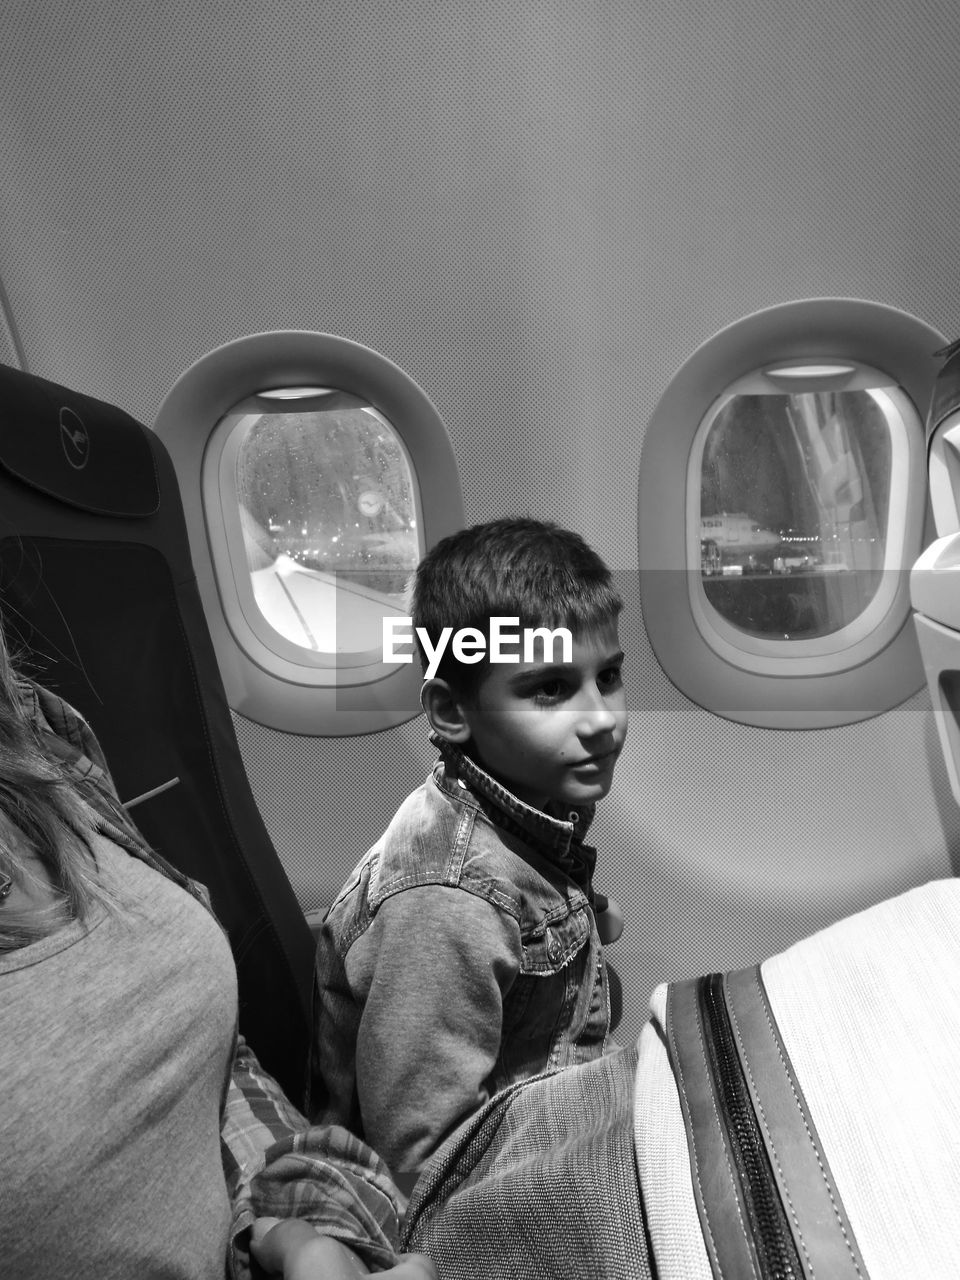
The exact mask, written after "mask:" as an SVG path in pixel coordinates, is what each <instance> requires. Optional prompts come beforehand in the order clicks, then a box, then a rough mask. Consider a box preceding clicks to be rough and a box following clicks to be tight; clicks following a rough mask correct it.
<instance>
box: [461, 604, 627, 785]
mask: <svg viewBox="0 0 960 1280" xmlns="http://www.w3.org/2000/svg"><path fill="white" fill-rule="evenodd" d="M572 659H573V660H572V661H571V662H543V661H540V662H518V663H516V662H515V663H492V664H491V665H490V667H489V670H488V672H487V673H486V674H485V675H484V678H483V680H482V681H481V683H480V686H479V688H478V689H477V690H476V692H475V693H474V694H473V695H472V696H471V697H470V698H469V699H467V700H466V701H465V702H464V703H462V704H461V709H462V713H463V716H464V718H465V720H466V722H467V723H468V725H469V727H470V736H469V741H470V742H471V743H472V744H473V755H474V756H475V757H476V758H477V760H478V762H479V763H480V764H481V765H482V766H483V768H485V769H486V770H487V772H488V773H491V774H493V776H494V777H496V778H498V779H499V780H500V781H501V782H503V783H504V785H505V786H506V787H508V788H509V790H510V791H512V792H513V793H514V795H515V796H517V797H518V799H520V800H523V801H525V802H526V803H527V804H530V805H533V806H534V807H535V808H537V809H542V808H543V807H544V805H546V804H547V803H548V801H551V800H552V801H554V802H556V803H558V804H561V805H584V804H590V803H592V802H594V801H597V800H601V799H602V798H603V797H604V796H605V795H606V794H607V792H608V791H609V790H610V784H611V782H612V781H613V771H614V768H615V766H616V763H617V757H618V756H619V754H620V750H621V748H622V746H623V741H624V738H625V737H626V733H627V704H626V697H625V695H624V690H623V681H622V678H621V672H620V668H621V666H622V664H623V652H622V650H621V648H620V641H619V638H618V633H617V623H616V619H612V620H611V621H609V622H607V623H605V624H604V625H603V626H601V627H599V628H598V629H597V630H595V631H591V632H588V633H584V634H582V635H579V636H578V635H575V636H574V637H573V649H572Z"/></svg>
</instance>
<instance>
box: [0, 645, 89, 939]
mask: <svg viewBox="0 0 960 1280" xmlns="http://www.w3.org/2000/svg"><path fill="white" fill-rule="evenodd" d="M94 831H95V818H94V814H93V812H92V810H91V809H90V807H89V805H88V804H87V803H86V801H85V800H84V799H83V797H82V796H81V795H80V793H79V792H78V790H77V789H76V787H75V786H74V784H73V782H72V781H71V780H70V778H69V777H68V776H67V774H66V773H65V771H64V770H63V768H62V766H61V765H60V764H59V763H58V762H56V761H54V760H51V759H50V757H49V756H48V755H47V754H46V752H45V751H44V749H43V746H42V744H41V742H40V739H39V737H38V735H37V732H36V730H35V728H34V726H33V724H32V723H31V721H30V719H29V718H28V716H27V714H26V712H25V710H24V707H23V704H22V701H21V697H20V691H19V689H18V682H17V674H16V671H15V668H14V665H13V663H12V661H11V659H10V654H9V651H8V649H7V644H6V640H5V638H4V636H3V630H2V627H0V877H9V878H10V879H11V880H13V882H14V883H15V884H20V883H23V880H24V878H25V877H27V876H28V875H29V874H30V872H29V869H28V868H26V867H25V865H24V861H23V856H22V849H23V847H24V846H26V847H28V848H29V849H30V850H31V852H32V853H33V855H34V856H35V857H36V858H37V859H38V860H39V861H40V863H41V865H42V866H43V868H44V869H45V871H46V872H47V875H48V876H49V877H50V881H51V883H52V885H53V889H54V900H53V902H52V903H51V904H50V905H49V906H48V907H45V908H42V909H39V910H34V911H29V912H25V911H14V910H12V909H11V908H9V907H3V906H2V905H0V951H8V950H11V949H13V948H16V947H22V946H26V945H27V944H28V943H30V942H35V941H36V940H37V939H39V938H42V937H46V936H47V935H48V934H50V933H52V932H54V930H56V929H57V928H58V927H60V925H62V924H63V923H64V921H65V920H81V921H82V920H85V919H86V918H87V917H88V915H89V913H90V911H91V908H92V907H93V904H94V903H95V902H103V901H107V900H108V899H109V896H110V895H109V893H108V892H107V891H106V890H105V889H104V888H103V886H102V885H101V884H100V881H99V879H98V874H97V864H96V859H95V857H94V853H93V844H92V841H93V836H94Z"/></svg>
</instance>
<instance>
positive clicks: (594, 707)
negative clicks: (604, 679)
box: [579, 690, 617, 738]
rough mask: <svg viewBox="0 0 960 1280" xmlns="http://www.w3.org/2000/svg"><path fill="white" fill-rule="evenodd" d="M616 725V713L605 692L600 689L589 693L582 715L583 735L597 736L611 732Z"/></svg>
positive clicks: (581, 732) (581, 733)
mask: <svg viewBox="0 0 960 1280" xmlns="http://www.w3.org/2000/svg"><path fill="white" fill-rule="evenodd" d="M616 727H617V717H616V713H615V711H614V709H613V707H612V706H611V705H610V703H609V702H608V701H607V699H606V698H605V697H604V696H603V694H602V693H600V691H599V690H594V691H593V693H588V694H587V695H586V700H585V703H584V706H583V709H582V712H581V716H580V727H579V731H580V735H581V737H584V738H595V737H596V736H597V735H598V734H600V733H611V732H612V731H613V730H614V729H615V728H616Z"/></svg>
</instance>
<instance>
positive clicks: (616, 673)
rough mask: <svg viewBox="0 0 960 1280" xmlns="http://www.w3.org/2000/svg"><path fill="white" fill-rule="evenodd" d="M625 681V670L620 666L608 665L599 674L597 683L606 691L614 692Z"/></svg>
mask: <svg viewBox="0 0 960 1280" xmlns="http://www.w3.org/2000/svg"><path fill="white" fill-rule="evenodd" d="M622 683H623V671H622V669H621V668H620V667H606V668H605V669H604V670H603V671H601V672H600V674H599V675H598V676H597V685H598V687H599V688H600V689H602V690H603V692H604V693H612V692H613V690H614V689H619V688H620V685H621V684H622Z"/></svg>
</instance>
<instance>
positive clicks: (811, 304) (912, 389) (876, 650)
mask: <svg viewBox="0 0 960 1280" xmlns="http://www.w3.org/2000/svg"><path fill="white" fill-rule="evenodd" d="M943 343H944V339H943V337H942V335H941V334H939V333H938V332H937V331H936V330H935V329H933V328H932V327H931V326H929V325H927V324H926V323H925V322H923V321H921V320H918V319H917V318H916V317H914V316H911V315H909V314H907V313H906V312H903V311H900V310H898V309H897V308H894V307H888V306H884V305H881V304H878V303H872V302H867V301H862V300H857V299H845V298H818V299H808V300H803V301H799V302H792V303H785V304H782V305H780V306H776V307H770V308H765V309H764V310H762V311H758V312H756V313H754V314H753V315H750V316H747V317H745V318H744V319H742V320H738V321H736V322H734V323H733V324H731V325H729V326H727V327H726V328H725V329H722V330H721V331H720V332H719V333H717V334H715V335H714V336H713V337H712V338H710V339H708V340H707V341H706V342H705V343H703V345H702V346H701V347H699V348H698V349H697V351H695V352H694V353H693V355H692V356H691V357H690V358H689V359H688V360H687V361H686V362H685V363H684V364H683V366H682V367H681V368H680V369H679V370H678V372H677V373H676V375H675V376H674V377H673V379H672V380H671V382H670V384H669V386H668V387H667V389H666V391H665V392H664V394H663V395H662V397H661V398H660V401H659V402H658V404H657V406H656V408H655V409H654V412H653V415H652V417H651V420H650V424H649V426H648V428H647V433H646V436H645V438H644V442H643V448H642V451H641V461H640V480H639V499H638V501H639V507H638V533H639V553H640V558H639V564H640V575H639V577H640V597H641V606H642V611H643V619H644V625H645V628H646V631H647V635H648V637H649V639H650V643H651V645H652V647H653V650H654V653H655V654H656V657H657V659H658V661H659V663H660V665H661V667H662V668H663V670H664V671H665V672H666V674H667V676H668V677H669V678H670V680H671V681H672V683H673V684H675V685H676V686H677V688H678V689H680V691H681V692H682V693H684V694H685V695H686V696H687V697H688V698H690V699H691V700H692V701H693V702H696V703H697V704H698V705H700V706H702V707H704V708H705V709H706V710H708V711H711V712H713V713H715V714H717V715H720V716H723V717H724V718H725V719H729V720H733V721H736V722H738V723H742V724H749V725H754V726H757V727H760V728H774V729H812V728H827V727H835V726H839V725H843V724H852V723H855V722H856V721H859V720H865V719H869V718H871V717H872V716H875V715H879V714H881V713H883V712H884V711H888V710H890V709H892V708H893V707H895V706H898V705H900V704H901V703H902V702H904V701H905V700H906V699H907V698H909V697H911V696H912V695H913V694H915V693H916V692H918V691H919V690H920V689H921V688H922V687H923V683H924V675H923V667H922V663H921V661H920V655H919V650H918V646H917V643H916V638H915V634H914V630H913V628H912V627H911V626H908V625H907V623H908V621H909V618H910V599H909V569H910V566H911V565H912V564H913V562H914V561H915V560H916V558H917V556H918V555H919V554H920V551H921V549H922V547H923V546H924V545H925V544H926V542H927V541H929V538H930V536H931V533H932V526H931V520H930V513H929V503H928V501H927V498H926V463H925V451H924V444H923V419H924V410H925V408H926V404H927V402H928V400H929V396H930V391H931V388H932V386H933V380H934V378H935V376H936V372H937V369H938V367H939V361H938V360H937V359H936V358H935V356H934V352H935V351H937V350H938V349H939V348H941V347H942V346H943ZM820 362H823V363H826V364H830V365H836V364H848V365H852V366H853V367H854V368H855V369H857V368H861V367H865V368H867V369H873V370H877V371H878V372H880V374H881V376H883V377H884V378H885V379H887V380H888V381H889V382H891V383H894V384H896V385H897V386H898V387H899V388H901V389H902V392H903V393H904V394H905V395H906V397H907V400H908V402H909V403H910V404H911V405H912V407H913V411H914V414H915V418H916V423H915V428H914V432H913V434H914V435H915V436H916V439H915V440H912V441H911V446H910V450H909V453H910V463H909V466H910V474H909V476H908V477H907V479H906V484H907V511H906V516H905V527H904V543H903V546H902V547H901V549H900V564H899V572H898V573H897V575H896V578H897V582H896V586H895V589H894V590H893V591H892V593H891V599H890V601H889V604H888V606H887V607H886V608H884V609H883V611H882V617H880V618H879V619H878V620H877V624H876V625H875V626H873V627H871V628H870V629H869V630H865V629H864V628H862V627H856V626H855V627H853V629H852V632H851V628H849V627H847V628H845V629H844V630H845V631H846V632H848V633H850V634H848V635H846V636H842V637H841V638H840V640H839V641H837V640H836V638H834V639H833V640H831V639H830V637H827V638H826V640H827V643H826V644H824V645H822V646H819V652H818V651H817V649H818V646H814V648H813V650H812V651H811V648H810V642H795V641H773V640H771V641H764V640H760V641H759V642H758V641H757V640H755V639H753V638H749V637H748V636H747V634H746V633H741V634H737V632H738V629H737V628H735V627H733V626H730V625H729V624H725V625H723V626H716V625H715V623H714V619H718V618H719V616H720V615H719V614H717V613H716V611H715V610H713V609H712V607H711V608H710V610H709V612H707V610H705V609H703V608H702V607H701V608H698V607H697V604H696V602H697V601H698V599H699V596H698V593H701V594H702V585H701V582H700V577H701V575H700V570H699V563H700V556H699V528H698V527H697V529H696V531H695V532H696V538H697V541H696V544H695V545H694V544H693V541H692V539H693V536H694V534H693V532H691V531H692V529H693V524H692V523H691V522H692V521H693V512H692V510H691V507H692V497H693V496H694V494H695V496H696V514H697V516H699V485H700V474H699V469H696V478H695V481H694V470H695V467H694V462H695V457H694V452H695V442H696V440H697V439H698V436H699V438H700V439H702V438H703V433H704V432H705V431H706V430H707V429H708V428H707V427H706V426H705V424H706V423H707V422H710V421H712V420H713V416H714V413H715V410H716V406H717V404H718V403H719V402H720V401H721V400H722V399H723V398H724V397H725V396H726V394H727V393H728V392H729V391H730V389H731V388H734V387H736V386H737V385H738V384H740V383H741V382H742V381H743V380H744V379H747V378H748V377H755V376H757V375H758V374H760V375H762V374H763V371H769V370H771V369H777V368H780V367H789V366H796V365H800V364H816V363H820ZM677 493H683V494H684V497H685V500H684V502H683V503H678V502H676V500H675V497H674V499H673V501H671V500H670V497H669V495H676V494H677ZM711 614H713V617H711V616H710V615H711ZM860 616H861V617H862V616H863V615H860ZM835 635H836V633H835ZM797 643H804V645H805V647H804V648H803V649H802V650H797V649H795V648H793V646H794V645H795V644H797ZM780 645H784V646H790V649H792V652H791V651H790V649H785V651H784V652H783V654H782V655H781V654H779V653H777V651H776V649H777V647H778V646H780Z"/></svg>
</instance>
